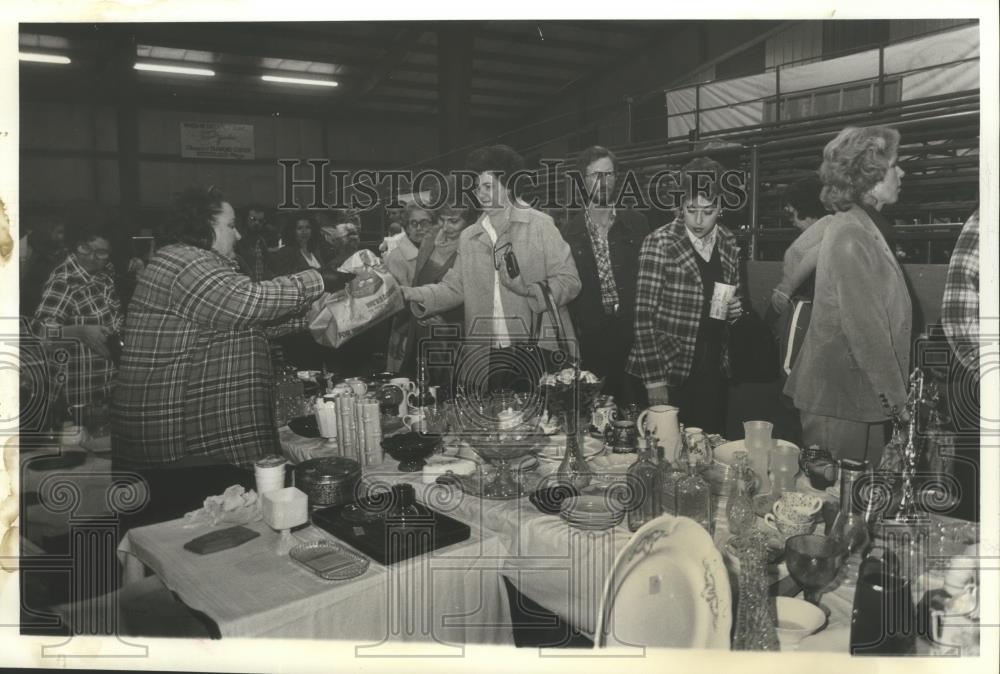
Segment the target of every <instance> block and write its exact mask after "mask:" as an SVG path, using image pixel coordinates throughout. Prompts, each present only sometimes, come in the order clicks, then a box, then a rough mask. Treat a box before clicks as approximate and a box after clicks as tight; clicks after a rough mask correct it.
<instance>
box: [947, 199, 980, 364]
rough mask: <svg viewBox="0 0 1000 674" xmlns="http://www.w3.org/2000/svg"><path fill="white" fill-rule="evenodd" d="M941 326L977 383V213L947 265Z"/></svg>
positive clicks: (967, 224) (966, 224)
mask: <svg viewBox="0 0 1000 674" xmlns="http://www.w3.org/2000/svg"><path fill="white" fill-rule="evenodd" d="M941 324H942V325H943V327H944V332H945V334H946V335H947V336H948V342H949V343H950V344H951V347H952V349H953V350H954V351H955V354H956V355H957V356H958V358H959V361H960V362H961V363H962V365H963V366H964V367H965V369H966V370H967V371H968V372H969V373H970V374H971V375H972V376H973V377H975V379H976V381H978V380H979V211H978V210H977V211H976V212H975V213H973V214H972V217H970V218H969V220H968V221H967V222H966V223H965V226H964V227H963V228H962V233H961V234H959V235H958V241H957V242H956V243H955V249H954V250H953V251H952V253H951V260H950V261H949V262H948V276H947V279H946V280H945V284H944V299H943V300H942V302H941Z"/></svg>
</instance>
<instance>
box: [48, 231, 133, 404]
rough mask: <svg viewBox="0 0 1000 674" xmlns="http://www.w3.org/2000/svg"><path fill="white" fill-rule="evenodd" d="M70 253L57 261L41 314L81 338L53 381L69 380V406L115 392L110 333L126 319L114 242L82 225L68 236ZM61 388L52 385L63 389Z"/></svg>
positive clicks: (51, 326)
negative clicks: (116, 279)
mask: <svg viewBox="0 0 1000 674" xmlns="http://www.w3.org/2000/svg"><path fill="white" fill-rule="evenodd" d="M67 238H68V239H69V244H70V246H69V248H70V251H71V252H70V254H69V255H67V256H66V260H65V261H63V262H62V263H61V264H60V265H59V266H57V267H56V268H55V269H54V270H53V271H52V274H51V275H50V276H49V279H48V281H47V282H46V284H45V287H44V289H43V290H42V299H41V301H40V302H39V305H38V309H37V310H36V311H35V319H36V320H37V321H38V322H40V323H41V324H42V325H44V326H45V328H46V329H47V330H49V332H50V333H57V334H61V335H62V337H63V338H64V339H65V338H68V339H71V340H79V347H78V348H77V349H74V350H72V351H71V353H70V358H69V360H68V361H65V362H62V361H61V360H57V359H52V361H51V363H52V364H51V367H52V368H54V370H55V371H53V372H51V373H50V374H51V376H52V378H53V381H55V382H60V381H63V378H64V377H65V395H66V402H67V403H68V405H69V406H71V407H72V406H75V405H84V404H89V403H90V402H91V401H92V400H94V399H95V396H96V397H101V396H103V397H104V398H105V399H107V398H109V397H110V395H111V384H112V379H113V377H114V364H113V363H112V361H111V353H110V351H109V349H108V337H110V336H111V335H112V334H114V333H116V332H119V331H120V330H121V328H122V324H123V323H124V315H123V314H122V305H121V300H120V299H119V297H118V291H117V290H116V289H115V282H114V268H113V267H112V266H111V263H110V261H109V260H110V257H111V243H110V241H109V240H108V237H107V236H106V235H105V234H104V233H103V232H101V231H100V230H98V229H96V228H93V227H89V226H80V227H77V228H76V229H75V230H73V231H72V232H71V233H70V235H69V236H68V237H67ZM58 388H59V387H52V389H51V390H52V393H53V394H57V393H58V392H59V391H58Z"/></svg>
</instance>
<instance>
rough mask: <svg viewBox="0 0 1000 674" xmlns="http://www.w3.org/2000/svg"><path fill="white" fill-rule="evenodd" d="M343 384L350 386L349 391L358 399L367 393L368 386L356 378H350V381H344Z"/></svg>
mask: <svg viewBox="0 0 1000 674" xmlns="http://www.w3.org/2000/svg"><path fill="white" fill-rule="evenodd" d="M344 383H345V384H347V385H348V386H350V387H351V390H352V391H354V395H356V396H358V397H361V396H363V395H364V394H366V393H368V385H367V384H366V383H364V382H363V381H361V380H360V379H358V378H357V377H351V378H350V379H345V380H344Z"/></svg>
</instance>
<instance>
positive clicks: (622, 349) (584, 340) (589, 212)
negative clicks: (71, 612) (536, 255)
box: [562, 145, 649, 406]
mask: <svg viewBox="0 0 1000 674" xmlns="http://www.w3.org/2000/svg"><path fill="white" fill-rule="evenodd" d="M617 168H618V165H617V159H616V158H615V155H614V153H613V152H611V151H610V150H608V149H606V148H603V147H601V146H599V145H594V146H592V147H589V148H587V149H586V150H584V151H583V152H581V153H580V155H579V157H578V158H577V170H578V171H579V172H580V174H581V176H582V178H583V186H584V188H585V189H586V192H587V193H586V194H585V195H584V196H585V198H587V201H588V202H587V204H586V207H585V208H584V209H583V210H582V212H580V213H579V214H578V215H576V216H575V217H573V218H572V219H571V220H570V221H569V222H568V223H567V224H566V226H565V227H564V228H563V231H562V235H563V238H564V239H565V240H566V243H568V244H569V247H570V251H571V252H572V254H573V260H574V261H575V262H576V269H577V272H578V273H579V275H580V283H581V288H580V294H579V295H577V296H576V299H575V300H573V301H572V302H571V303H570V305H569V309H570V314H571V315H572V317H573V322H574V325H575V327H576V329H577V336H578V337H579V339H580V354H581V357H582V362H581V367H583V368H584V369H586V370H590V371H591V372H596V373H597V374H599V375H601V376H602V377H604V391H603V392H604V393H605V394H608V395H613V396H614V397H615V400H616V401H617V402H618V404H620V405H623V406H627V405H629V404H631V403H639V404H641V403H642V402H643V401H644V400H645V397H646V396H645V392H644V391H643V387H642V383H641V382H640V381H639V380H638V379H636V378H635V377H634V376H632V375H629V374H627V373H626V372H625V362H626V361H627V360H628V355H629V352H630V351H631V350H632V341H633V337H632V335H633V332H632V328H633V325H632V323H633V317H634V313H635V284H636V277H637V276H638V273H639V250H640V248H641V247H642V242H643V240H644V239H645V238H646V235H647V234H649V226H648V225H647V224H646V218H645V216H643V215H642V214H641V213H638V212H636V211H633V210H631V209H627V208H616V207H615V203H614V201H615V196H616V194H615V172H616V170H617Z"/></svg>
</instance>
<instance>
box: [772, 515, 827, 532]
mask: <svg viewBox="0 0 1000 674" xmlns="http://www.w3.org/2000/svg"><path fill="white" fill-rule="evenodd" d="M764 523H765V524H767V525H768V526H769V527H771V528H773V529H777V530H778V531H779V532H780V533H781V535H782V536H799V535H801V534H811V533H812V531H813V528H815V526H816V522H814V521H813V520H806V521H805V522H799V521H794V520H788V519H785V518H784V517H780V516H775V514H774V513H773V512H769V513H764Z"/></svg>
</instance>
